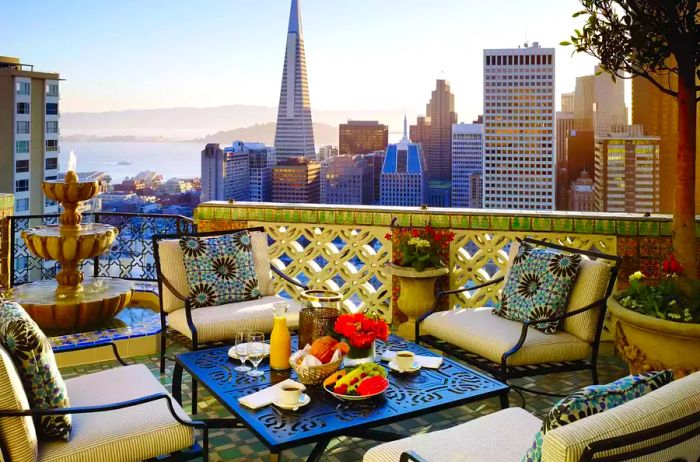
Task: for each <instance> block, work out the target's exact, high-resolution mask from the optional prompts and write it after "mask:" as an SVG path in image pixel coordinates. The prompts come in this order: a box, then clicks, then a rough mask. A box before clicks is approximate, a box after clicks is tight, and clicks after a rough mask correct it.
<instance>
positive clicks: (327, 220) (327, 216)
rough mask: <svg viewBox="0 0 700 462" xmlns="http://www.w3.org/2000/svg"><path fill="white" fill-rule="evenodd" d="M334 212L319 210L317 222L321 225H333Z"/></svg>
mask: <svg viewBox="0 0 700 462" xmlns="http://www.w3.org/2000/svg"><path fill="white" fill-rule="evenodd" d="M335 218H336V217H335V210H319V211H318V222H319V223H323V224H327V225H329V224H334V223H335Z"/></svg>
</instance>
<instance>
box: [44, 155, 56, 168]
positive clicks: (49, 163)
mask: <svg viewBox="0 0 700 462" xmlns="http://www.w3.org/2000/svg"><path fill="white" fill-rule="evenodd" d="M46 170H58V158H57V157H49V158H47V159H46Z"/></svg>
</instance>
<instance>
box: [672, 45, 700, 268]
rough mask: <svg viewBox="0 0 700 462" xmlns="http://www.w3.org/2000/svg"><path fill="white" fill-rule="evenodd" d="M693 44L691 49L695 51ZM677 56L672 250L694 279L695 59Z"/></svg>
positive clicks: (691, 55) (695, 257) (695, 256)
mask: <svg viewBox="0 0 700 462" xmlns="http://www.w3.org/2000/svg"><path fill="white" fill-rule="evenodd" d="M693 48H694V47H691V50H689V51H694V50H693ZM683 54H684V55H685V56H683V55H681V54H679V55H677V56H676V58H677V60H678V162H677V166H676V190H675V196H674V204H673V253H674V255H675V257H676V259H677V260H678V262H679V263H680V264H681V265H682V266H683V268H684V269H685V274H686V276H688V277H689V278H690V279H697V277H698V268H697V255H696V239H695V146H696V142H697V140H696V136H695V124H696V120H697V110H696V108H697V106H696V102H695V97H696V95H695V63H694V56H693V54H692V53H687V52H685V53H683Z"/></svg>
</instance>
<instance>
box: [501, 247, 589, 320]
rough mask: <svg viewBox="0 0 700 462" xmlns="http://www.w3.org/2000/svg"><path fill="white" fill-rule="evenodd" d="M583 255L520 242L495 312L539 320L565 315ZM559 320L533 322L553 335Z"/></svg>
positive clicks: (507, 315)
mask: <svg viewBox="0 0 700 462" xmlns="http://www.w3.org/2000/svg"><path fill="white" fill-rule="evenodd" d="M580 265H581V256H580V255H578V254H575V253H574V254H570V253H566V252H558V251H555V250H552V249H548V248H540V247H534V246H532V245H530V244H528V243H527V242H523V243H522V244H521V245H520V249H519V250H518V253H517V255H516V256H515V258H514V259H513V266H512V267H511V269H510V271H509V272H508V280H507V281H506V284H505V286H504V287H503V294H502V296H501V300H500V302H499V303H498V304H497V305H496V307H495V308H494V310H493V314H494V315H497V316H501V317H503V318H506V319H510V320H513V321H519V322H523V321H537V320H540V319H547V318H552V317H555V316H559V315H562V314H564V311H565V310H566V305H567V303H568V301H569V294H570V293H571V288H572V287H573V285H574V282H575V280H576V276H577V275H578V270H579V266H580ZM558 324H559V322H558V321H557V322H541V323H536V324H532V327H534V328H535V329H537V330H540V331H542V332H544V333H545V334H553V333H554V332H555V331H556V330H557V325H558Z"/></svg>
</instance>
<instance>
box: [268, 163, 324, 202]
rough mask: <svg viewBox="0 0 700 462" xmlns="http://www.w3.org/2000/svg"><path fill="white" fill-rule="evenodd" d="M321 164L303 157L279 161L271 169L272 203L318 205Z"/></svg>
mask: <svg viewBox="0 0 700 462" xmlns="http://www.w3.org/2000/svg"><path fill="white" fill-rule="evenodd" d="M320 177H321V164H319V163H318V162H315V161H312V160H309V159H307V158H305V157H297V158H291V159H285V160H282V161H279V162H278V163H277V165H275V166H274V167H273V168H272V201H273V202H286V203H300V204H318V203H319V200H320V199H321V191H320V186H321V185H320Z"/></svg>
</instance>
